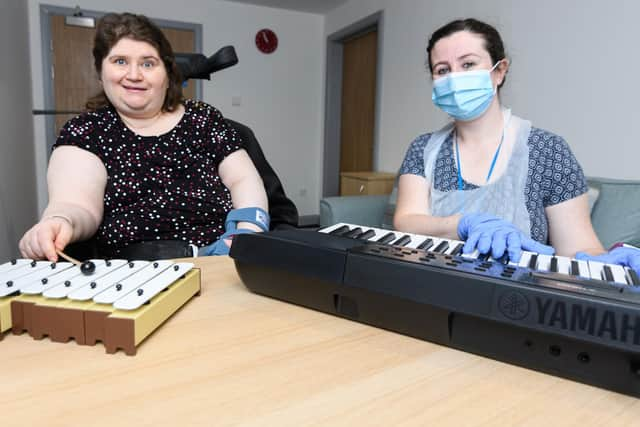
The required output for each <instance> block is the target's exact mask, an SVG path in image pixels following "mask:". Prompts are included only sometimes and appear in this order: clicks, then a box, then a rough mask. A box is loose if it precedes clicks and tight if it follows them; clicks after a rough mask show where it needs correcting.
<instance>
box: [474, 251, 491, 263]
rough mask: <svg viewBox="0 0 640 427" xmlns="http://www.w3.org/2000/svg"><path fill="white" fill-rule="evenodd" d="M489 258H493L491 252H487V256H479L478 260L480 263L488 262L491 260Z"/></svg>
mask: <svg viewBox="0 0 640 427" xmlns="http://www.w3.org/2000/svg"><path fill="white" fill-rule="evenodd" d="M489 257H491V252H487V253H486V254H480V255H478V258H476V259H477V260H478V261H486V260H488V259H489Z"/></svg>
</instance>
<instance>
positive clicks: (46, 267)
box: [0, 259, 200, 355]
mask: <svg viewBox="0 0 640 427" xmlns="http://www.w3.org/2000/svg"><path fill="white" fill-rule="evenodd" d="M92 262H93V263H94V264H95V271H94V272H93V273H92V274H91V275H86V274H83V273H82V272H81V269H80V267H79V266H76V265H74V264H72V263H69V262H58V263H51V262H49V261H32V260H27V259H18V260H13V261H10V262H7V263H4V264H1V265H0V339H2V336H3V334H4V333H5V332H7V331H8V330H12V332H13V333H14V334H21V333H23V332H25V331H26V332H27V333H28V334H29V335H30V336H32V337H33V338H35V339H42V338H43V337H45V336H48V337H49V338H50V339H51V340H52V341H54V342H68V341H69V340H70V339H72V338H73V339H74V340H75V341H76V342H77V343H78V344H81V345H95V343H96V342H98V341H101V342H102V343H103V344H104V346H105V348H106V351H107V353H110V354H112V353H115V352H116V351H117V350H118V349H122V350H123V351H124V352H125V353H126V354H127V355H135V354H136V348H137V347H138V345H139V344H140V343H141V342H142V341H143V340H144V339H145V338H147V337H148V336H149V335H150V334H151V333H152V332H153V331H154V330H155V329H156V328H157V327H159V326H160V325H161V324H162V323H163V322H164V321H165V320H167V319H168V318H169V317H170V316H171V315H172V314H173V313H174V312H175V311H177V310H178V309H179V308H180V307H182V306H183V305H184V304H185V303H186V302H187V301H189V300H190V299H191V297H193V296H194V295H198V294H199V293H200V271H199V270H198V269H194V268H193V264H191V263H186V262H177V263H174V262H172V261H167V260H162V261H126V260H119V259H113V260H98V259H96V260H92Z"/></svg>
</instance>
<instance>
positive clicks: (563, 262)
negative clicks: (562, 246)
mask: <svg viewBox="0 0 640 427" xmlns="http://www.w3.org/2000/svg"><path fill="white" fill-rule="evenodd" d="M556 259H557V260H558V273H561V274H571V258H567V257H564V256H556Z"/></svg>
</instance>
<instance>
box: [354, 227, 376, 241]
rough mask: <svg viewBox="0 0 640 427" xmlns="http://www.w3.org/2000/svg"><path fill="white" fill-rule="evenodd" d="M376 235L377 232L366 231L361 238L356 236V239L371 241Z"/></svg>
mask: <svg viewBox="0 0 640 427" xmlns="http://www.w3.org/2000/svg"><path fill="white" fill-rule="evenodd" d="M375 235H376V232H375V231H373V230H371V229H369V230H367V231H365V232H364V233H361V234H360V235H359V236H356V239H358V240H369V239H370V238H372V237H373V236H375Z"/></svg>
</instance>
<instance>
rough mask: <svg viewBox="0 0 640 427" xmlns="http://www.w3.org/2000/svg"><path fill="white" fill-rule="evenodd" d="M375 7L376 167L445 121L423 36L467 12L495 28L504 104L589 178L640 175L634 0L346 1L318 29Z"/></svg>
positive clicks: (638, 33) (637, 8)
mask: <svg viewBox="0 0 640 427" xmlns="http://www.w3.org/2000/svg"><path fill="white" fill-rule="evenodd" d="M378 10H383V11H384V23H383V25H384V27H383V29H382V37H383V38H384V39H383V48H382V49H383V52H382V55H383V60H382V69H381V79H382V80H381V91H380V94H379V96H381V102H380V106H381V108H380V116H379V123H378V134H377V143H378V156H377V159H376V164H377V165H378V167H377V168H378V169H379V170H387V171H395V170H397V168H398V167H399V165H400V163H401V161H402V158H403V156H404V153H405V150H406V148H407V146H408V144H409V142H410V141H411V140H412V139H413V138H414V137H415V136H416V135H418V134H420V133H423V132H425V131H428V130H432V129H435V128H437V127H439V126H441V125H442V124H443V123H444V122H445V120H446V116H445V115H444V114H443V113H441V112H440V111H438V110H436V108H435V107H434V106H433V105H432V104H431V98H430V96H431V85H430V83H429V80H430V76H429V74H428V73H427V72H426V71H425V67H424V64H425V60H426V54H425V48H426V44H427V40H428V38H429V36H430V34H431V33H432V32H433V31H434V30H436V29H437V28H438V27H440V26H441V25H444V24H445V23H447V22H449V21H450V20H452V19H456V18H466V17H475V18H478V19H481V20H485V21H487V22H489V23H491V24H492V25H494V26H496V28H497V29H498V31H499V32H500V33H501V35H502V37H503V40H504V42H505V46H506V49H507V55H508V56H509V57H510V58H511V60H512V67H511V72H510V73H509V74H508V77H507V82H506V84H505V86H504V87H503V90H502V99H503V103H504V104H505V105H508V106H510V107H511V108H512V109H513V111H514V113H515V114H517V115H519V116H521V117H525V118H528V119H530V120H531V121H532V122H533V125H534V126H538V127H541V128H544V129H548V130H551V131H553V132H556V133H558V134H560V135H562V136H563V137H565V139H566V140H567V141H568V142H569V144H570V146H571V148H572V150H573V151H574V153H575V154H576V156H577V158H578V160H579V161H580V162H581V164H582V166H583V168H584V170H585V173H586V174H587V175H596V176H606V177H615V178H635V179H640V172H638V166H637V165H638V159H640V132H639V131H638V129H637V125H636V123H637V122H636V120H637V117H638V114H639V113H640V104H638V99H640V88H639V87H638V83H637V82H638V78H637V73H638V69H640V55H638V43H639V42H640V25H638V22H637V16H639V15H640V3H638V2H636V1H633V0H610V1H607V2H605V1H599V0H563V1H557V0H536V1H525V0H483V1H476V2H471V1H468V0H430V1H425V0H350V1H349V2H348V3H346V4H345V5H344V6H341V7H339V8H337V9H335V10H334V11H332V12H331V13H329V14H328V15H327V16H326V17H325V34H326V35H330V34H332V33H334V32H336V31H339V30H341V29H343V28H344V27H347V26H348V25H350V24H352V23H353V22H356V21H358V20H360V19H362V18H363V17H365V16H368V15H370V14H371V13H374V12H376V11H378Z"/></svg>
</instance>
